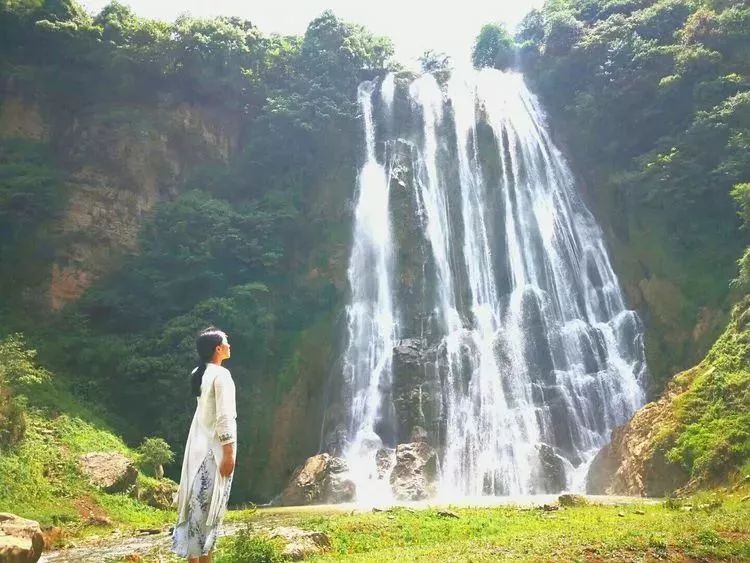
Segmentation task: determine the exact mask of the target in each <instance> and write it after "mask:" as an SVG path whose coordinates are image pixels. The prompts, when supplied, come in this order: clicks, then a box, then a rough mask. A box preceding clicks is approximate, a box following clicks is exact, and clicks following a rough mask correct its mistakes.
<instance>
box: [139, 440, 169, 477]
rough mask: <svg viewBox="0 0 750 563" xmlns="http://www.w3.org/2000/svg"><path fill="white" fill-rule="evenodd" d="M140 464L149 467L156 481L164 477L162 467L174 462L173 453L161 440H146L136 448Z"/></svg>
mask: <svg viewBox="0 0 750 563" xmlns="http://www.w3.org/2000/svg"><path fill="white" fill-rule="evenodd" d="M138 453H139V454H140V455H141V462H142V463H144V464H146V465H150V466H151V467H152V468H153V470H154V475H155V476H156V478H157V479H161V478H162V477H164V467H163V466H164V465H166V464H168V463H172V462H173V461H174V452H173V451H172V448H170V447H169V444H167V442H166V441H165V440H164V439H163V438H146V439H145V440H143V443H142V444H141V445H140V446H139V447H138Z"/></svg>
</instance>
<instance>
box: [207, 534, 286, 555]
mask: <svg viewBox="0 0 750 563" xmlns="http://www.w3.org/2000/svg"><path fill="white" fill-rule="evenodd" d="M217 555H218V556H217V558H216V561H217V563H229V562H230V561H247V562H248V563H251V562H252V563H279V562H281V561H286V557H284V556H283V555H282V554H281V553H280V552H279V548H278V546H277V545H276V544H275V543H274V542H273V541H271V540H268V539H266V538H264V537H260V536H257V535H255V534H254V533H253V532H252V531H251V530H247V529H246V530H241V531H240V533H239V534H237V536H236V537H234V538H232V539H231V540H229V543H228V545H227V546H226V547H225V548H222V549H220V550H219V552H218V554H217Z"/></svg>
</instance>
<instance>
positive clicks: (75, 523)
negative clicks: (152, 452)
mask: <svg viewBox="0 0 750 563" xmlns="http://www.w3.org/2000/svg"><path fill="white" fill-rule="evenodd" d="M0 355H1V356H2V358H3V362H2V365H0V390H2V394H0V429H2V431H0V507H2V510H3V511H6V512H7V511H10V512H13V513H16V514H23V515H24V516H25V517H27V518H33V519H35V520H38V521H39V522H40V523H41V524H42V525H52V524H54V525H58V526H59V525H65V526H66V528H67V531H72V530H73V529H76V530H79V531H81V532H83V531H86V529H87V528H92V526H94V527H95V526H96V525H97V524H98V525H101V523H102V522H103V521H111V522H112V523H116V524H121V525H124V526H126V527H143V526H154V525H161V524H163V523H165V522H167V521H169V520H171V519H172V512H171V511H167V510H159V509H155V508H151V507H149V506H146V505H145V504H143V503H140V502H138V501H136V500H135V498H133V494H132V493H135V492H136V491H135V490H134V491H130V493H131V494H128V493H127V492H123V493H119V494H107V493H104V492H102V491H101V490H99V489H97V488H96V487H93V486H91V485H89V483H88V482H87V480H86V479H83V478H82V477H81V474H80V471H79V469H78V456H79V455H81V454H85V453H89V452H92V451H110V452H118V453H121V454H124V455H125V456H127V457H129V458H130V459H132V460H133V461H134V462H137V461H138V456H137V455H136V454H135V452H133V451H132V450H131V449H129V448H128V447H127V446H126V445H125V444H124V443H123V442H122V440H121V439H120V438H118V437H117V436H116V435H115V434H114V433H113V431H112V428H111V425H110V424H109V423H108V421H107V419H106V418H105V416H104V414H103V413H102V412H97V411H96V409H95V408H93V407H92V406H86V405H84V404H83V403H81V401H80V400H79V399H77V398H76V397H75V396H73V395H72V394H71V393H70V392H69V391H68V390H67V389H66V387H65V386H64V385H61V383H60V382H59V381H57V380H56V379H55V378H54V377H53V375H52V374H51V373H49V372H48V371H47V370H46V369H44V368H43V367H42V366H41V365H40V364H39V363H38V361H37V358H36V353H35V352H34V351H33V350H31V349H29V348H28V345H27V344H26V343H25V341H24V340H23V338H22V337H21V336H20V335H18V334H12V335H9V336H7V337H6V338H4V339H2V340H0ZM8 395H12V399H11V400H12V401H13V402H15V404H17V405H20V406H21V409H20V410H18V411H16V415H17V416H18V417H20V421H19V419H13V418H11V420H10V421H7V419H5V420H4V419H3V411H4V400H5V399H6V398H7V396H8ZM7 430H11V431H14V432H18V434H17V435H16V436H13V435H11V436H10V438H11V440H8V438H9V436H8V432H7ZM13 438H15V439H13ZM154 486H158V485H156V483H155V480H154V479H152V478H149V477H147V476H146V475H143V474H139V475H138V480H137V484H136V489H138V490H140V492H141V493H144V492H146V490H148V489H150V488H151V487H154ZM97 519H98V520H97ZM92 529H93V528H92Z"/></svg>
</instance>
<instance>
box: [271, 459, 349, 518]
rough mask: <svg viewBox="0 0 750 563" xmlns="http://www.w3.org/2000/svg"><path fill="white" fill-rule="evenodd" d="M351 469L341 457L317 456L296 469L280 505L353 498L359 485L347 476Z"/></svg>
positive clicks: (341, 500)
mask: <svg viewBox="0 0 750 563" xmlns="http://www.w3.org/2000/svg"><path fill="white" fill-rule="evenodd" d="M348 471H349V467H348V466H347V464H346V462H345V461H344V460H343V459H341V458H338V457H332V456H331V455H329V454H326V453H323V454H318V455H314V456H312V457H310V458H308V459H307V461H305V463H304V464H303V465H302V466H301V467H299V468H298V469H297V471H295V472H294V475H293V476H292V479H291V481H290V482H289V484H288V485H287V487H286V488H285V489H284V491H283V492H282V493H281V497H280V498H279V500H278V504H280V505H282V506H299V505H305V504H329V503H333V504H335V503H341V502H349V501H352V500H354V498H355V496H356V487H355V485H354V482H353V481H352V480H351V479H349V478H348Z"/></svg>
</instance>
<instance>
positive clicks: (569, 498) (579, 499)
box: [557, 494, 588, 507]
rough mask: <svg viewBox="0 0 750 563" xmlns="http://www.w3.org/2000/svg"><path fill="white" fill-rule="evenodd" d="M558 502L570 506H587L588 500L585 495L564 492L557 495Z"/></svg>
mask: <svg viewBox="0 0 750 563" xmlns="http://www.w3.org/2000/svg"><path fill="white" fill-rule="evenodd" d="M557 503H558V504H559V505H560V506H564V507H570V506H585V505H587V504H588V501H587V500H586V497H584V496H583V495H571V494H564V495H560V496H559V497H557Z"/></svg>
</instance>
